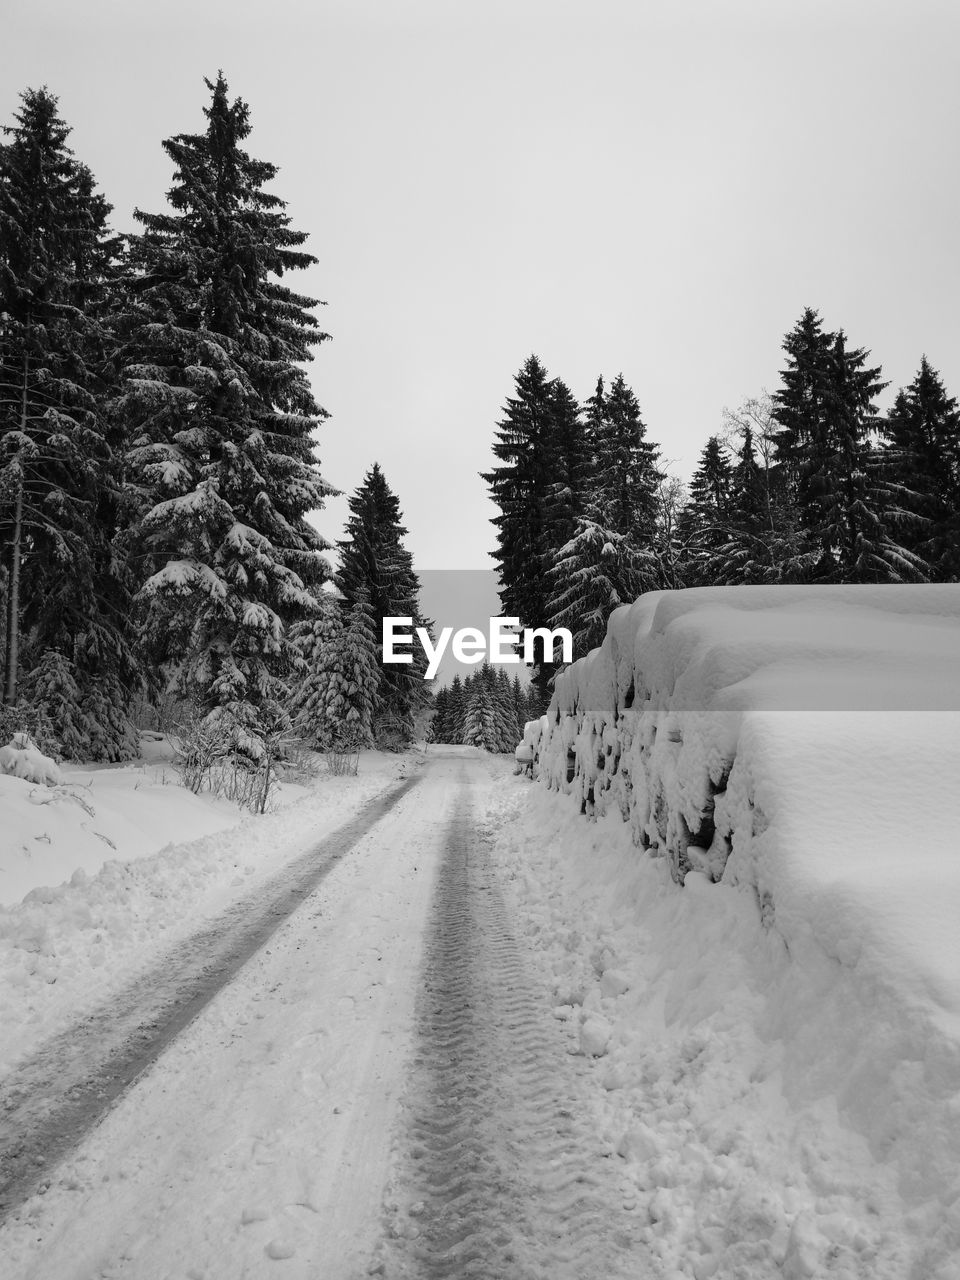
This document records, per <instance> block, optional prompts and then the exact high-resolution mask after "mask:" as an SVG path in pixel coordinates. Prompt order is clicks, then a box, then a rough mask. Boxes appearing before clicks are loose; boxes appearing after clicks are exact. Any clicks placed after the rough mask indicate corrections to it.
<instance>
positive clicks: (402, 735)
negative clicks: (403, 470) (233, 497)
mask: <svg viewBox="0 0 960 1280" xmlns="http://www.w3.org/2000/svg"><path fill="white" fill-rule="evenodd" d="M349 507H350V519H349V520H348V521H347V527H346V537H345V538H344V539H343V540H342V541H340V542H339V543H338V544H337V545H338V546H339V548H340V569H339V572H338V574H337V586H338V587H339V589H340V591H341V592H342V594H343V597H344V599H345V600H346V602H347V604H348V605H352V604H353V603H354V602H355V601H356V600H357V599H358V597H359V596H360V594H361V593H363V594H364V595H365V597H366V599H367V600H368V602H369V605H370V609H371V615H372V617H373V621H374V626H375V629H376V634H377V641H378V648H380V647H382V646H380V645H379V640H380V636H381V635H382V623H383V619H384V618H387V617H401V618H412V619H413V626H414V627H418V626H427V627H429V623H427V622H426V621H425V620H424V619H423V617H422V615H421V612H420V602H419V593H420V581H419V579H418V577H417V575H416V573H415V572H414V569H413V559H412V557H411V555H410V552H409V551H408V550H407V549H406V547H405V546H404V545H403V538H404V536H405V535H406V532H407V530H406V529H405V528H404V526H403V524H402V515H401V512H400V501H399V499H398V498H397V496H396V494H395V493H394V492H393V490H392V489H391V488H390V486H389V485H388V484H387V481H386V477H385V476H384V474H383V472H382V471H381V469H380V467H379V465H378V464H377V463H374V465H373V466H372V467H371V469H370V470H369V471H368V472H367V474H366V475H365V476H364V479H363V482H362V484H361V485H360V486H359V487H358V488H357V490H356V492H355V493H354V494H353V495H352V496H351V497H350V499H349ZM411 656H412V657H413V662H411V663H382V662H381V669H380V678H379V684H378V689H377V698H378V703H379V709H378V719H377V723H378V725H379V726H380V728H379V733H380V735H381V737H382V738H383V740H384V742H385V743H386V742H387V740H388V739H389V742H390V743H391V744H392V745H399V744H403V743H407V742H410V741H412V740H413V735H414V716H415V715H416V713H417V712H418V711H419V710H421V709H422V708H423V707H425V706H427V705H428V703H429V698H430V693H429V687H428V685H427V683H426V682H425V681H424V679H423V676H424V673H425V671H426V656H425V654H424V652H423V649H422V647H421V646H420V645H419V644H417V643H416V642H414V645H413V648H412V651H411ZM381 658H382V653H381Z"/></svg>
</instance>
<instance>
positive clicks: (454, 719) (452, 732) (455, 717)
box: [444, 675, 467, 745]
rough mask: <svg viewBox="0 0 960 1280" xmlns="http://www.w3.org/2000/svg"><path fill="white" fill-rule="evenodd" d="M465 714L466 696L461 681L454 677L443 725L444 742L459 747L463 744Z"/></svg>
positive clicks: (458, 677) (451, 682) (456, 676)
mask: <svg viewBox="0 0 960 1280" xmlns="http://www.w3.org/2000/svg"><path fill="white" fill-rule="evenodd" d="M466 713H467V703H466V694H465V691H464V687H463V681H462V680H461V678H460V676H459V675H455V676H454V677H453V679H452V680H451V681H450V700H449V703H448V709H447V717H446V721H445V724H444V732H445V733H446V735H447V736H446V737H445V738H444V741H445V742H450V743H453V744H454V745H459V744H460V743H462V742H463V721H464V717H465V716H466Z"/></svg>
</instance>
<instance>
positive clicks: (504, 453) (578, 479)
mask: <svg viewBox="0 0 960 1280" xmlns="http://www.w3.org/2000/svg"><path fill="white" fill-rule="evenodd" d="M493 452H494V454H495V456H496V457H497V459H498V460H499V462H500V463H501V465H500V466H496V467H494V468H493V469H492V470H491V471H489V472H486V473H484V475H483V478H484V480H486V482H487V484H488V485H489V487H490V494H491V497H492V499H493V501H494V503H495V504H496V505H497V507H499V509H500V514H499V515H498V516H496V517H494V520H493V523H494V524H495V525H496V526H497V543H498V546H497V550H496V552H495V553H494V559H495V560H496V561H497V564H498V567H499V576H500V600H501V604H502V608H503V612H504V614H505V615H506V616H510V617H517V618H519V619H520V623H521V625H522V626H524V627H541V626H543V625H544V624H545V623H546V622H547V620H548V618H549V609H548V605H549V592H548V588H547V584H546V580H545V574H546V572H547V570H548V569H549V568H550V566H551V565H552V564H553V563H554V562H555V560H556V556H557V553H558V551H559V550H560V548H561V547H563V546H565V545H566V543H567V542H568V541H569V539H570V537H571V536H572V535H573V532H574V530H575V527H576V520H577V517H578V516H579V515H581V514H582V512H583V510H584V504H585V501H586V495H587V492H588V490H589V484H590V469H591V452H590V444H589V441H588V439H587V437H586V433H585V429H584V423H583V418H582V416H581V414H580V410H579V406H578V405H577V403H576V401H575V400H574V397H573V396H572V394H571V393H570V390H569V388H568V387H567V386H566V385H565V384H564V383H562V382H560V381H559V379H552V380H551V379H549V378H548V377H547V372H546V370H545V369H544V367H543V365H542V364H541V363H540V361H539V360H538V359H537V357H536V356H530V357H529V359H528V360H527V361H526V362H525V363H524V365H523V367H522V368H521V369H520V372H519V373H518V374H517V377H516V393H515V395H514V396H511V397H509V398H508V400H507V403H506V406H505V410H504V417H503V419H502V420H501V422H500V424H499V426H498V429H497V438H496V440H495V442H494V445H493ZM551 657H552V655H547V657H546V660H544V661H541V662H540V663H538V664H537V666H536V668H535V671H534V679H535V681H536V682H537V684H538V685H539V687H540V688H541V691H542V692H543V693H544V694H546V692H547V689H548V687H549V684H550V681H551V678H552V675H553V672H554V670H555V667H554V665H553V662H552V661H551Z"/></svg>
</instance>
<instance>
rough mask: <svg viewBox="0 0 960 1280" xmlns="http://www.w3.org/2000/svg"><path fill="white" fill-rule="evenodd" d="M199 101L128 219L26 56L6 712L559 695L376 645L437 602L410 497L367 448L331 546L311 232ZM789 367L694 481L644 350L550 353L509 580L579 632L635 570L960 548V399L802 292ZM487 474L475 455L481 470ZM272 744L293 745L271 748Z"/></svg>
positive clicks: (10, 293) (424, 702) (519, 718)
mask: <svg viewBox="0 0 960 1280" xmlns="http://www.w3.org/2000/svg"><path fill="white" fill-rule="evenodd" d="M207 87H208V90H209V98H208V101H207V104H206V105H205V106H204V108H203V115H204V118H205V123H204V125H203V127H202V128H201V129H200V130H199V132H197V133H195V134H178V135H176V136H173V137H170V138H167V139H166V140H165V141H164V142H163V144H162V145H163V148H164V151H165V152H166V154H167V156H168V157H169V160H170V162H171V163H172V166H173V173H174V176H173V182H172V186H171V188H170V190H169V192H168V195H167V201H166V205H165V206H164V207H163V208H162V209H161V210H160V211H156V212H147V211H141V210H138V211H137V213H136V219H137V222H138V226H139V230H137V231H136V232H130V233H123V234H121V233H119V232H117V231H116V230H115V229H114V228H113V227H112V225H111V222H110V217H111V212H112V210H111V205H110V204H109V201H108V199H107V197H106V195H105V194H104V193H102V192H101V191H100V190H99V188H98V185H97V183H96V180H95V178H94V175H93V174H92V173H91V172H90V170H89V169H88V168H87V167H86V166H85V165H84V164H83V162H82V160H80V159H78V158H77V157H76V156H75V155H74V154H73V152H72V150H71V148H70V146H69V145H68V138H69V134H70V128H69V126H68V124H67V123H66V122H65V121H64V120H63V119H62V118H61V116H60V114H59V110H58V103H57V99H56V97H55V96H54V95H53V94H52V93H51V92H50V91H49V90H47V89H28V90H26V91H24V93H23V94H22V95H21V100H20V101H21V105H20V108H19V110H18V112H17V113H16V115H15V117H14V119H13V121H12V122H11V123H10V124H8V125H6V126H5V128H4V135H3V141H2V144H0V541H2V545H3V558H2V567H0V589H2V597H3V609H2V618H0V632H2V652H3V672H2V675H3V685H2V688H3V707H2V711H0V732H2V734H3V740H4V741H6V739H7V738H8V737H9V736H10V734H11V733H12V732H14V731H24V732H28V733H30V734H31V735H32V736H33V738H34V739H35V741H36V742H37V743H38V745H40V746H41V747H42V748H43V749H45V750H47V751H49V752H50V753H51V754H53V755H56V756H58V757H60V758H67V759H75V760H106V761H112V760H122V759H128V758H131V757H133V756H135V755H136V754H137V752H138V749H139V747H138V743H139V732H138V731H139V729H140V728H141V727H143V726H144V725H147V724H151V723H157V724H160V723H164V722H166V720H168V719H169V717H170V716H171V715H173V716H176V717H178V718H179V720H180V722H183V723H185V722H189V723H190V724H191V725H192V726H193V727H194V730H195V732H196V734H197V735H198V738H201V737H202V738H203V739H204V740H205V741H210V740H213V741H214V742H215V743H216V744H218V747H217V749H218V750H221V751H227V752H231V753H233V754H234V755H237V754H239V755H240V756H242V757H243V758H244V759H245V760H247V761H248V762H250V764H251V767H259V762H262V761H267V762H269V761H270V760H271V759H274V758H276V757H277V756H282V754H283V752H284V750H285V749H286V747H285V745H284V744H286V743H288V742H290V741H292V740H296V741H299V742H305V743H307V744H308V745H309V746H311V747H313V748H315V749H320V750H335V751H346V752H351V751H356V750H359V749H360V748H362V747H365V746H370V745H377V746H380V747H385V748H388V749H395V750H398V749H401V748H403V747H404V746H405V745H407V744H409V743H410V742H412V741H414V740H416V739H418V738H422V737H424V736H425V735H427V734H429V735H430V736H431V737H432V739H433V740H434V741H442V742H464V743H469V744H473V745H477V746H482V747H485V748H486V749H488V750H491V751H510V750H512V749H513V747H514V745H515V744H516V741H517V738H518V736H519V735H520V733H521V732H522V726H523V723H524V721H525V720H527V719H530V718H535V717H536V716H537V715H539V714H540V713H541V712H542V711H543V710H544V708H545V705H546V702H547V700H548V699H549V696H550V692H551V688H552V680H553V677H554V675H555V673H556V671H557V668H558V664H557V663H556V662H554V663H550V662H543V663H541V664H540V665H539V666H537V667H535V668H534V669H533V671H532V673H531V675H532V683H531V684H530V685H526V684H523V685H521V683H520V682H519V681H518V680H514V681H510V680H509V679H508V678H507V677H506V676H505V675H504V674H503V673H502V672H497V671H496V670H494V669H491V668H489V667H486V666H484V667H483V668H482V669H479V670H478V671H476V672H475V673H474V674H472V675H469V676H467V677H466V678H465V679H463V680H461V679H460V678H459V677H458V678H457V679H456V680H455V681H454V682H453V685H452V686H450V687H449V688H445V689H441V690H439V691H438V692H437V693H436V694H434V693H433V692H432V690H431V687H430V684H429V682H427V681H425V680H424V679H423V675H424V667H423V663H422V662H421V661H419V660H418V661H415V662H414V663H413V664H412V665H409V666H405V665H388V664H384V663H383V662H382V661H381V660H380V653H379V646H380V634H381V633H380V623H381V620H382V618H384V617H386V616H409V617H412V618H413V619H414V620H415V623H416V624H417V625H423V626H428V627H429V626H430V625H431V623H430V620H429V619H426V618H424V617H423V616H422V613H421V607H420V603H419V582H418V578H417V574H416V571H415V569H414V565H413V561H412V557H411V554H410V552H409V551H408V550H407V549H406V547H405V545H404V537H405V535H406V533H407V530H406V528H405V527H404V524H403V514H402V511H401V507H400V499H399V497H398V496H397V495H396V494H395V493H394V492H393V490H392V489H391V488H390V485H389V483H388V481H387V479H386V477H385V476H384V474H383V472H382V470H381V468H380V466H379V465H378V464H377V463H375V462H374V463H372V464H371V466H370V469H369V470H368V472H367V474H366V475H365V477H364V479H363V481H362V483H361V484H360V485H359V486H358V488H357V490H356V492H355V493H354V494H353V495H352V496H351V497H350V500H349V510H350V516H349V519H348V521H347V526H346V529H345V530H344V536H343V538H342V540H340V541H339V542H338V543H337V557H336V560H337V568H336V571H335V572H334V571H333V570H332V569H331V567H330V563H329V562H328V560H327V558H326V555H325V552H329V551H332V550H333V548H332V546H331V545H330V544H328V543H327V542H326V541H325V540H324V539H323V538H322V537H321V536H320V534H319V533H318V532H317V531H316V529H315V527H314V526H313V525H312V524H311V523H310V522H309V520H308V517H309V516H310V515H311V514H313V513H316V512H318V511H321V510H322V509H323V505H324V500H325V498H327V497H329V496H331V495H332V494H333V493H334V492H335V491H334V490H333V488H332V487H331V486H330V485H329V484H328V483H327V481H325V479H324V478H323V474H322V471H321V469H320V465H319V463H318V460H317V452H316V450H317V445H316V434H317V431H318V428H320V427H321V426H322V424H323V423H324V421H325V419H326V418H327V416H328V415H327V413H326V411H325V410H324V409H323V408H322V407H321V406H320V405H319V404H318V402H317V400H316V398H315V394H314V390H313V386H312V382H311V378H310V376H309V366H310V363H311V361H312V360H313V357H314V353H315V350H316V348H318V347H319V346H320V345H322V344H323V342H324V341H325V340H326V339H327V338H328V336H329V335H328V334H327V333H325V332H324V331H323V329H322V327H321V325H320V322H319V320H318V318H317V315H316V311H317V308H318V307H319V305H320V304H319V303H318V302H317V301H316V300H315V299H312V298H309V297H306V296H304V295H302V294H300V293H298V292H297V291H296V289H295V288H294V287H292V286H291V284H290V283H289V281H290V280H291V278H293V279H295V277H296V272H297V271H299V270H302V269H304V268H306V267H308V266H310V265H311V264H313V263H315V262H316V259H315V258H313V257H312V256H311V255H310V254H309V253H308V252H307V251H306V249H305V248H304V245H305V242H306V240H307V236H308V233H307V232H305V231H300V230H296V229H295V228H294V227H293V225H292V223H291V218H290V216H289V215H288V213H287V211H286V205H285V203H284V201H283V200H282V199H281V198H280V197H279V196H277V195H275V194H273V192H272V191H271V190H269V189H268V188H269V187H270V184H271V183H272V181H273V179H274V177H275V176H276V169H275V166H273V165H272V164H270V163H269V162H267V161H263V160H259V159H256V158H254V157H253V156H252V155H250V154H249V153H248V152H247V150H246V149H245V143H246V139H247V138H248V136H249V134H250V131H251V123H250V111H249V108H248V106H247V104H246V103H245V102H244V101H243V100H242V99H239V98H236V99H232V98H231V96H230V93H229V90H228V86H227V83H226V81H225V80H224V78H223V76H222V74H221V75H220V76H218V78H217V79H216V80H215V81H208V82H207ZM783 352H784V362H783V368H782V369H781V370H780V371H779V373H776V374H775V375H774V371H771V372H772V376H776V377H777V379H778V382H777V384H776V386H775V388H774V390H773V391H772V392H770V393H768V392H766V391H763V392H761V393H759V394H758V395H756V396H755V397H752V398H749V399H747V400H745V401H744V403H743V404H742V405H741V406H740V407H739V408H738V409H736V410H733V411H724V415H723V425H722V428H721V430H719V431H718V432H717V433H716V434H714V435H711V436H709V438H708V439H707V440H706V443H705V445H704V447H703V451H702V454H701V456H700V460H699V464H698V466H697V468H696V470H695V472H694V474H693V476H692V478H691V479H690V481H689V483H684V482H683V481H682V480H681V479H680V478H678V477H676V476H673V475H670V474H668V471H667V469H666V464H665V463H664V462H663V447H662V446H661V445H660V444H657V443H655V442H654V441H653V440H652V439H650V438H648V428H647V424H646V423H645V422H644V420H643V416H642V413H641V409H640V402H639V399H638V396H637V395H636V393H635V391H634V389H633V388H632V387H631V386H629V385H628V383H627V382H626V381H625V379H624V377H623V375H622V374H617V375H616V376H615V377H613V378H612V380H610V381H609V382H608V381H605V380H604V378H602V377H601V378H600V379H598V381H597V383H596V386H595V388H594V389H593V391H592V392H591V393H590V394H589V395H588V396H587V397H586V399H584V400H583V401H580V400H579V399H578V398H577V397H576V396H575V395H574V393H573V392H572V391H571V389H570V388H569V387H568V386H567V385H566V383H565V382H563V381H562V380H561V379H560V378H559V377H555V376H551V375H550V374H549V373H548V372H547V369H546V368H545V366H544V364H543V363H542V362H541V360H540V359H539V358H538V357H537V356H536V355H531V356H530V357H529V358H527V359H526V360H525V362H524V363H523V364H522V366H521V368H520V370H519V372H518V373H517V374H516V376H515V379H514V386H513V389H512V394H510V395H509V396H508V397H507V398H506V403H505V406H504V408H503V412H502V417H501V419H500V421H499V423H498V424H491V425H492V427H493V446H492V448H493V455H494V459H495V460H494V463H493V465H492V466H491V468H490V470H489V471H488V472H486V473H485V474H484V475H483V477H482V482H485V483H486V485H487V488H488V491H489V495H490V498H491V499H492V502H493V504H494V506H495V508H496V510H497V515H496V516H495V517H494V521H493V523H494V535H493V538H492V541H494V542H495V548H494V550H493V557H494V559H495V561H496V564H497V568H498V572H499V578H500V596H501V603H502V609H503V613H504V614H505V615H509V616H516V617H518V618H520V620H521V625H522V626H525V627H526V626H529V627H539V626H544V625H546V626H549V627H551V628H556V627H560V626H562V627H566V628H568V629H569V630H570V631H571V632H572V633H573V635H574V639H575V650H574V657H579V656H581V655H582V654H584V653H586V652H587V651H589V649H591V648H592V647H594V646H596V645H597V644H599V643H600V641H601V640H602V638H603V635H604V632H605V628H606V623H607V619H608V617H609V615H610V613H611V612H612V610H613V609H614V608H616V607H617V606H618V605H619V604H622V603H624V602H627V601H631V600H633V599H635V598H636V597H637V596H638V595H640V594H642V593H643V592H645V591H651V590H661V589H680V588H685V587H695V586H702V585H735V584H768V585H772V584H778V583H784V584H788V583H857V582H866V583H882V582H924V581H940V582H943V581H951V582H952V581H957V579H958V574H960V412H958V409H957V403H956V400H955V399H954V398H953V397H952V396H950V395H949V393H948V391H947V389H946V388H945V387H944V385H943V382H942V379H941V378H940V376H939V374H938V373H937V371H936V370H935V369H933V368H932V367H931V366H930V364H929V363H928V361H927V360H926V358H925V357H921V358H920V361H919V366H918V370H917V373H916V376H915V377H914V379H913V381H912V382H911V383H910V384H909V385H908V386H906V387H903V388H901V389H900V390H899V391H898V392H897V393H896V395H895V398H894V400H893V403H892V407H891V408H890V409H889V410H888V411H887V412H886V413H885V414H880V413H879V411H878V408H877V401H878V398H879V397H880V395H881V393H882V392H883V391H884V390H885V389H886V387H887V384H886V383H885V382H884V381H883V376H882V370H881V368H880V367H879V366H878V365H876V364H875V363H874V361H873V359H872V357H871V355H870V353H869V351H867V350H866V349H865V348H862V347H857V346H855V345H854V344H853V343H852V342H851V341H850V340H849V339H848V338H847V336H846V334H845V333H844V331H843V330H842V329H833V328H830V327H828V326H827V325H826V324H825V322H824V320H823V319H822V318H821V316H820V315H819V314H818V312H817V311H816V310H814V309H813V308H811V307H809V306H808V307H806V308H804V309H803V311H802V313H801V315H800V318H799V320H798V321H797V323H796V325H795V327H794V328H793V329H792V330H791V331H790V332H789V333H787V334H786V336H785V337H784V339H783ZM479 482H481V478H478V483H479ZM268 767H269V763H268Z"/></svg>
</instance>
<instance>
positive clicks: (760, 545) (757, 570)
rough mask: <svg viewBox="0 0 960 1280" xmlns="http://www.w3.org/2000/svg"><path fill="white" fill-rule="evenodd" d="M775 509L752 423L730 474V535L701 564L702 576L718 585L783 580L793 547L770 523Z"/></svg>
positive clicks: (727, 527)
mask: <svg viewBox="0 0 960 1280" xmlns="http://www.w3.org/2000/svg"><path fill="white" fill-rule="evenodd" d="M771 515H772V504H771V492H770V488H769V482H768V477H767V473H766V471H765V469H764V468H763V467H762V466H761V465H760V462H759V461H758V459H757V454H756V451H755V449H754V444H753V430H752V428H751V427H749V426H747V427H745V428H744V431H743V441H742V443H741V446H740V449H739V452H738V454H737V461H736V464H735V465H734V467H733V469H732V471H731V474H730V486H729V492H728V497H727V515H726V539H725V541H724V542H723V543H722V545H720V546H719V547H717V548H716V550H715V551H714V552H713V553H712V554H710V555H709V557H708V559H707V560H706V562H705V563H704V564H703V565H702V567H701V573H702V576H703V577H705V578H706V579H708V580H709V581H710V582H714V583H717V584H718V585H737V584H745V583H763V582H775V581H778V580H779V579H780V577H781V576H782V573H783V563H784V562H785V561H787V560H789V558H790V554H791V548H790V545H789V542H788V540H787V539H786V538H785V537H784V536H783V533H782V531H781V530H779V529H777V528H776V527H774V528H772V529H771Z"/></svg>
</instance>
